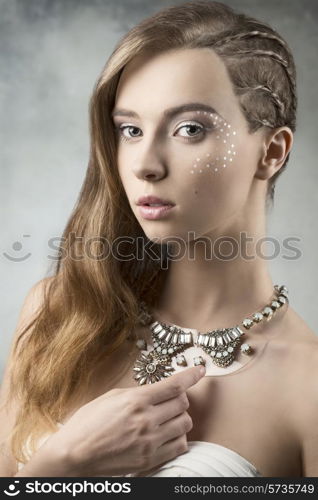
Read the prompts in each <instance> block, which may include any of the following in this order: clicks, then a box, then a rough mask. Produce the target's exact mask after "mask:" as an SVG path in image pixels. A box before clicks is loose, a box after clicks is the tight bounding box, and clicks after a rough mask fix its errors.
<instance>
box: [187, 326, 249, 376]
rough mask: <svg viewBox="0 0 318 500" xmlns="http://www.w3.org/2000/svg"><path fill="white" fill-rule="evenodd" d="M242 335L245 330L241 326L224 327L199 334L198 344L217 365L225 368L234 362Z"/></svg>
mask: <svg viewBox="0 0 318 500" xmlns="http://www.w3.org/2000/svg"><path fill="white" fill-rule="evenodd" d="M242 335H244V332H243V330H241V328H240V327H239V326H235V327H233V328H222V329H219V330H213V331H211V332H208V333H207V334H199V336H198V338H197V341H196V344H197V345H198V346H200V347H201V348H202V349H203V350H204V351H205V352H206V353H207V354H209V356H210V357H211V359H212V362H213V363H214V364H215V365H217V366H220V367H222V368H224V367H226V366H229V365H230V364H232V363H233V361H234V359H235V353H236V351H237V347H238V346H239V345H240V343H241V338H240V337H241V336H242Z"/></svg>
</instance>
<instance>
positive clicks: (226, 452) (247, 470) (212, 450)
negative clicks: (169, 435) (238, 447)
mask: <svg viewBox="0 0 318 500" xmlns="http://www.w3.org/2000/svg"><path fill="white" fill-rule="evenodd" d="M188 445H189V450H188V452H187V453H184V454H182V455H179V456H178V457H176V458H174V459H173V460H170V461H169V462H167V463H166V464H164V465H162V466H161V467H159V468H158V469H157V470H155V471H152V472H151V474H149V475H147V474H145V477H167V476H170V477H176V476H178V477H261V474H260V472H258V470H257V469H256V468H255V467H254V465H253V464H251V463H250V462H248V461H247V460H246V459H245V458H244V457H242V456H241V455H239V454H238V453H236V452H235V451H233V450H230V449H229V448H225V447H224V446H221V445H219V444H216V443H210V442H207V441H189V442H188ZM133 475H134V474H131V476H133Z"/></svg>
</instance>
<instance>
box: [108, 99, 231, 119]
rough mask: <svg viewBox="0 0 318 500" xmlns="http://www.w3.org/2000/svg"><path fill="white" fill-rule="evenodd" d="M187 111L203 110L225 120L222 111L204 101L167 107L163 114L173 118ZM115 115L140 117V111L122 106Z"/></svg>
mask: <svg viewBox="0 0 318 500" xmlns="http://www.w3.org/2000/svg"><path fill="white" fill-rule="evenodd" d="M186 111H203V112H205V113H211V114H216V115H218V116H220V117H221V118H222V119H223V120H224V118H223V117H222V115H220V113H218V112H217V111H216V110H215V109H214V108H212V107H211V106H209V105H208V104H204V103H202V102H190V103H187V104H182V105H180V106H175V107H173V108H169V109H166V110H165V111H164V112H163V115H164V117H165V118H169V119H171V118H173V117H174V116H176V115H178V114H180V113H184V112H186ZM115 116H127V117H128V116H129V117H131V118H139V116H138V113H136V112H135V111H130V110H128V109H120V108H115V109H114V110H113V112H112V117H113V118H114V117H115Z"/></svg>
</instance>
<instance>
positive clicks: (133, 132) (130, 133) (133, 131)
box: [115, 125, 140, 141]
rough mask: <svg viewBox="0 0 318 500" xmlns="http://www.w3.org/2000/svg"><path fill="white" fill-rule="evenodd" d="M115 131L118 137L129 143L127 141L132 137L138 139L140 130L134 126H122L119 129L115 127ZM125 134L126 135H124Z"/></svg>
mask: <svg viewBox="0 0 318 500" xmlns="http://www.w3.org/2000/svg"><path fill="white" fill-rule="evenodd" d="M115 130H118V132H119V134H120V136H121V138H122V139H124V140H125V141H129V139H133V138H134V137H140V136H139V135H138V131H140V128H138V127H135V126H134V125H122V126H119V127H115ZM125 132H127V134H125Z"/></svg>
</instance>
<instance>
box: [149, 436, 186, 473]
mask: <svg viewBox="0 0 318 500" xmlns="http://www.w3.org/2000/svg"><path fill="white" fill-rule="evenodd" d="M188 450H189V446H188V442H187V437H186V436H185V435H183V436H179V437H177V438H176V439H173V440H171V441H168V442H167V443H164V444H163V445H162V446H159V448H158V449H157V451H156V453H155V454H154V456H153V467H156V468H157V467H159V466H160V465H162V464H164V463H166V462H168V461H169V460H173V459H174V458H176V457H177V456H178V455H181V454H182V453H186V452H187V451H188Z"/></svg>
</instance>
